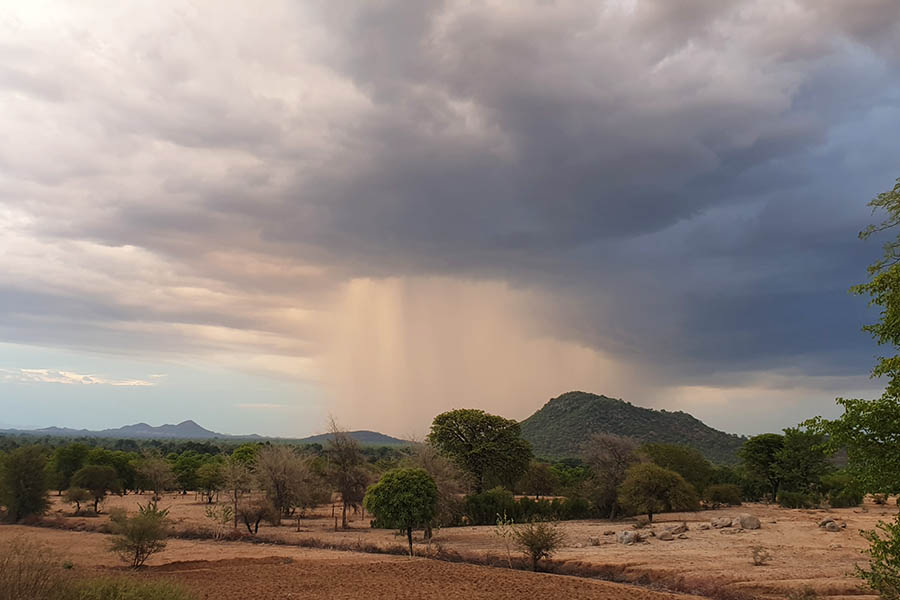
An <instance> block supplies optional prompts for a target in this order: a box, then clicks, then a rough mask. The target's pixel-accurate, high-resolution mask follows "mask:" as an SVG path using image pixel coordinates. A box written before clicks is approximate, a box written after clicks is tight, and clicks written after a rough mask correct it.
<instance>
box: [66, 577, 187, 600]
mask: <svg viewBox="0 0 900 600" xmlns="http://www.w3.org/2000/svg"><path fill="white" fill-rule="evenodd" d="M191 598H193V596H192V595H191V594H189V593H188V592H187V591H185V589H184V588H182V587H181V586H179V585H176V584H174V583H172V582H169V581H137V580H134V579H129V578H125V577H105V578H102V579H91V580H87V581H81V582H78V583H75V584H72V585H71V586H70V587H69V589H68V590H67V593H66V594H64V595H63V596H62V598H61V599H60V600H191Z"/></svg>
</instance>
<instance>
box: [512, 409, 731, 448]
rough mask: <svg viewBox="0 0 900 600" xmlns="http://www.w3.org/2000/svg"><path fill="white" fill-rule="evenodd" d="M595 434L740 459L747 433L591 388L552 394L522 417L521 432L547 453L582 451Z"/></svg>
mask: <svg viewBox="0 0 900 600" xmlns="http://www.w3.org/2000/svg"><path fill="white" fill-rule="evenodd" d="M593 433H614V434H617V435H622V436H628V437H633V438H635V439H637V440H638V441H640V442H645V443H647V442H657V443H664V444H682V445H685V446H691V447H693V448H696V449H697V450H699V451H700V452H702V453H703V454H704V456H706V458H708V459H709V460H711V461H712V462H716V463H735V462H737V460H738V459H737V451H738V449H739V448H740V447H741V445H742V444H743V443H744V438H741V437H739V436H737V435H733V434H730V433H725V432H723V431H719V430H717V429H713V428H712V427H709V426H708V425H706V424H704V423H703V422H702V421H700V420H699V419H696V418H694V417H693V416H691V415H689V414H687V413H685V412H681V411H678V412H669V411H665V410H654V409H651V408H642V407H640V406H634V405H633V404H631V403H629V402H625V401H623V400H616V399H615V398H607V397H606V396H598V395H597V394H590V393H587V392H568V393H565V394H563V395H562V396H559V397H558V398H553V399H552V400H550V401H549V402H547V404H545V405H544V406H543V408H541V409H540V410H538V411H537V412H536V413H534V414H533V415H531V416H530V417H528V418H527V419H525V420H524V421H522V436H523V437H524V438H525V439H527V440H528V441H529V442H531V444H532V446H533V447H534V453H535V455H537V456H539V457H543V458H563V457H575V456H578V455H579V454H580V451H579V449H580V446H581V444H582V443H583V442H584V441H585V440H586V439H587V438H588V437H589V436H590V435H591V434H593Z"/></svg>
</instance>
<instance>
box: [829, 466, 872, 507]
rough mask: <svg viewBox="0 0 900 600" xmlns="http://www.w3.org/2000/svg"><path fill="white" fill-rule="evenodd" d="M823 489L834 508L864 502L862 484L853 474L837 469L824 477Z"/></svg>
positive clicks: (857, 504)
mask: <svg viewBox="0 0 900 600" xmlns="http://www.w3.org/2000/svg"><path fill="white" fill-rule="evenodd" d="M822 491H823V492H824V493H825V496H826V498H827V500H828V505H829V506H831V507H832V508H849V507H851V506H859V505H860V504H862V501H863V497H864V496H865V495H864V494H863V491H862V486H860V484H859V482H858V481H857V480H856V478H855V477H853V475H851V474H850V473H848V472H846V471H837V472H835V473H831V474H829V475H825V476H824V477H822Z"/></svg>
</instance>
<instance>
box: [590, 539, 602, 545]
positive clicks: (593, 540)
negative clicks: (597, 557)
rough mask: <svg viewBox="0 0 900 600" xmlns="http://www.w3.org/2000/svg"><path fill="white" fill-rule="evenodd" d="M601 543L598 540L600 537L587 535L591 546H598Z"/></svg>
mask: <svg viewBox="0 0 900 600" xmlns="http://www.w3.org/2000/svg"><path fill="white" fill-rule="evenodd" d="M601 543H602V542H601V541H600V538H598V537H589V538H588V544H590V545H591V546H599V545H600V544H601Z"/></svg>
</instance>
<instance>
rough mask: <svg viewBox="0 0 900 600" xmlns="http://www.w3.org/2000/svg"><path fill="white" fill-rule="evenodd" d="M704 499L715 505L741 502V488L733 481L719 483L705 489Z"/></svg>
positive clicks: (733, 504) (735, 504) (729, 504)
mask: <svg viewBox="0 0 900 600" xmlns="http://www.w3.org/2000/svg"><path fill="white" fill-rule="evenodd" d="M703 500H704V501H705V502H707V503H709V504H711V505H713V506H714V507H719V506H738V505H740V504H741V500H742V497H741V488H740V487H738V486H737V485H734V484H733V483H717V484H715V485H711V486H709V487H708V488H706V489H705V490H704V491H703Z"/></svg>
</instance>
